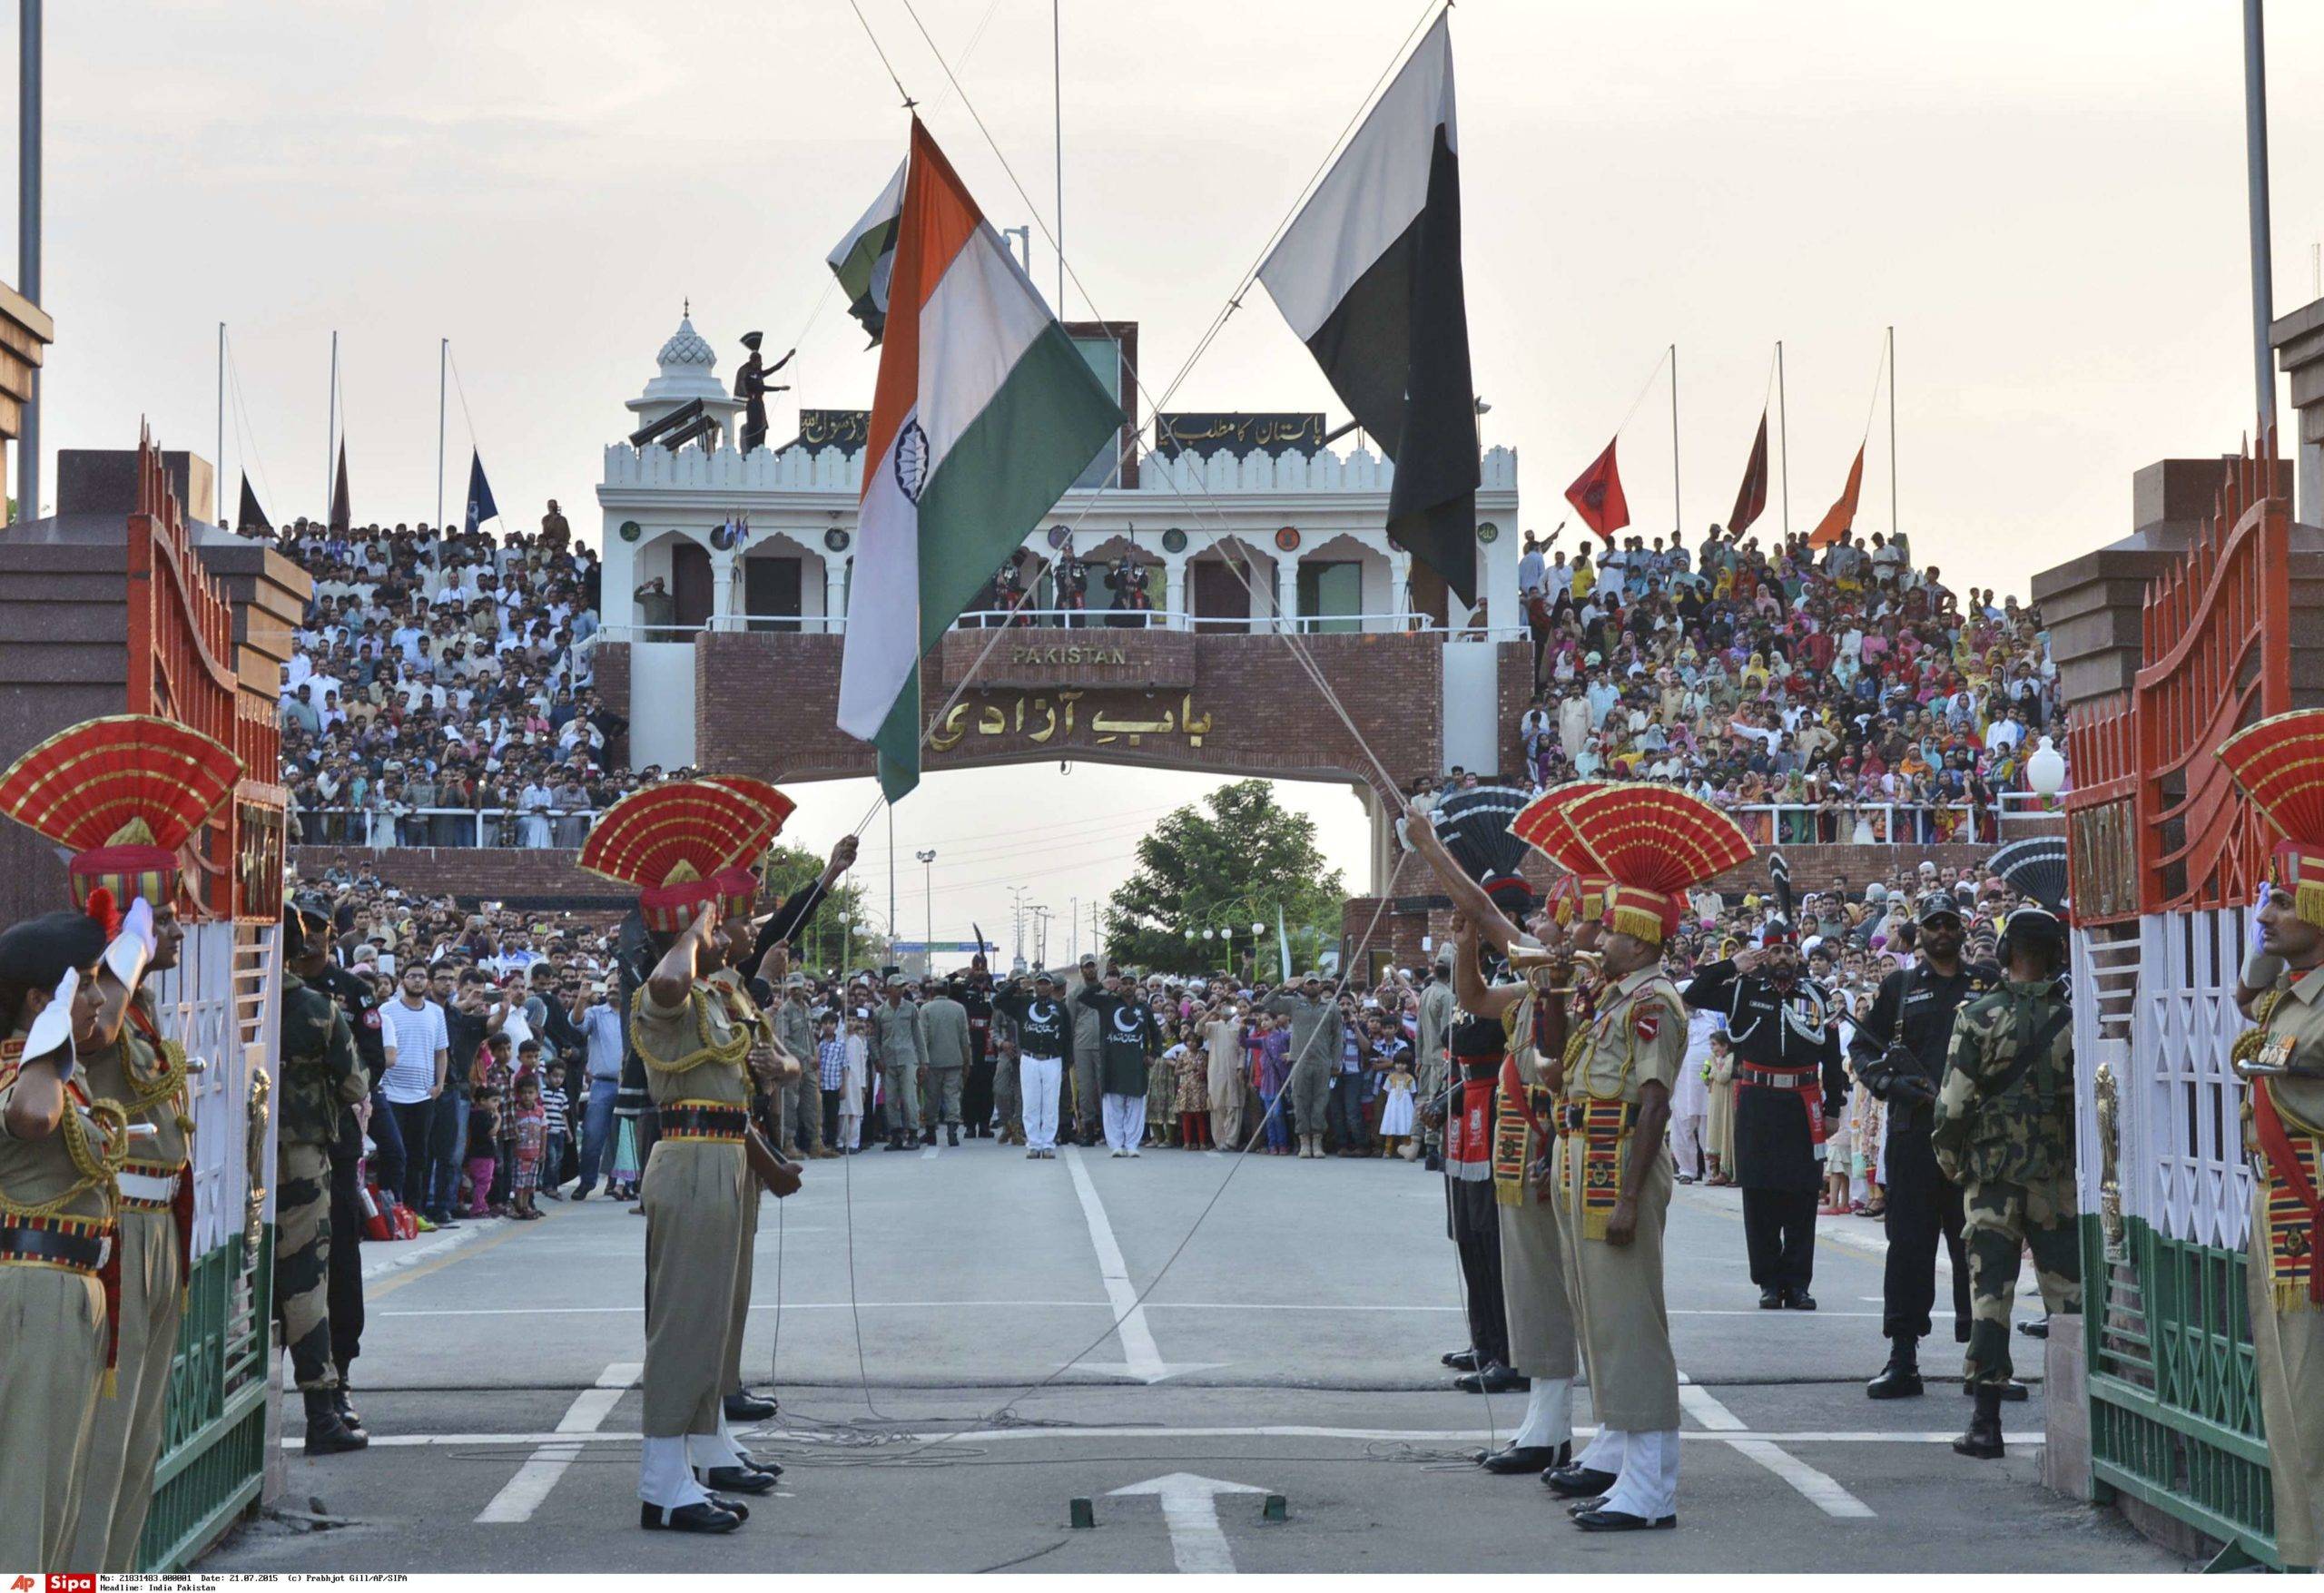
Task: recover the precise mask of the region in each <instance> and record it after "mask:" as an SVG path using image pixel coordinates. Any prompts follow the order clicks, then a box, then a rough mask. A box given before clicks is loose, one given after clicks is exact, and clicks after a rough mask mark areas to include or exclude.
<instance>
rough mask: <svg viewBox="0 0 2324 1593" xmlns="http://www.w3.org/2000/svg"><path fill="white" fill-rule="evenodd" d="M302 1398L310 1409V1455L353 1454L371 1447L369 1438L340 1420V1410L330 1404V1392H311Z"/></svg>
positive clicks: (303, 1394) (308, 1429)
mask: <svg viewBox="0 0 2324 1593" xmlns="http://www.w3.org/2000/svg"><path fill="white" fill-rule="evenodd" d="M301 1398H302V1399H303V1400H304V1401H305V1402H306V1407H307V1453H308V1454H309V1455H310V1456H314V1455H344V1454H350V1453H352V1452H353V1451H355V1450H360V1449H368V1448H369V1447H370V1443H371V1441H370V1439H369V1438H368V1437H366V1436H365V1435H364V1434H363V1433H361V1432H359V1431H353V1430H351V1429H350V1428H349V1426H348V1425H347V1423H346V1422H344V1421H340V1419H339V1411H337V1410H336V1409H334V1408H333V1406H332V1404H331V1391H330V1389H308V1390H305V1391H303V1393H302V1395H301Z"/></svg>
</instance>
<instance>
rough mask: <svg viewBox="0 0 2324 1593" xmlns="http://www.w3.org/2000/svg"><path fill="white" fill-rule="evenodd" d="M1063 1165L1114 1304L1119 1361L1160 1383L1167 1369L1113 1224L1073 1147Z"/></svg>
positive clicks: (1132, 1371)
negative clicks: (1070, 1177) (1119, 1347)
mask: <svg viewBox="0 0 2324 1593" xmlns="http://www.w3.org/2000/svg"><path fill="white" fill-rule="evenodd" d="M1065 1165H1066V1168H1067V1170H1068V1171H1069V1172H1070V1173H1071V1174H1072V1175H1073V1193H1074V1194H1075V1195H1078V1197H1079V1198H1080V1201H1081V1215H1082V1217H1083V1218H1084V1219H1085V1220H1086V1221H1087V1222H1088V1224H1089V1244H1090V1245H1091V1247H1092V1248H1093V1249H1095V1250H1096V1251H1097V1253H1098V1277H1099V1278H1100V1279H1101V1280H1102V1281H1103V1282H1104V1283H1105V1285H1106V1298H1107V1299H1108V1300H1109V1301H1111V1302H1112V1303H1113V1310H1114V1318H1115V1326H1114V1332H1115V1333H1116V1335H1117V1336H1118V1337H1119V1338H1120V1340H1121V1342H1122V1362H1123V1363H1124V1364H1125V1365H1126V1366H1127V1367H1128V1371H1129V1374H1130V1375H1131V1376H1132V1377H1136V1378H1143V1379H1145V1380H1147V1381H1148V1382H1159V1381H1160V1380H1161V1379H1163V1378H1165V1377H1167V1376H1168V1375H1169V1368H1168V1367H1167V1366H1165V1365H1164V1364H1163V1363H1162V1351H1161V1348H1160V1347H1159V1346H1158V1345H1157V1344H1156V1343H1155V1342H1154V1330H1153V1329H1151V1328H1149V1327H1148V1326H1147V1323H1146V1307H1145V1306H1143V1305H1141V1304H1139V1303H1138V1300H1137V1289H1136V1288H1135V1287H1133V1286H1132V1285H1131V1283H1130V1281H1129V1263H1128V1262H1127V1261H1125V1260H1124V1259H1122V1247H1121V1246H1120V1245H1119V1244H1116V1243H1115V1242H1114V1225H1113V1224H1111V1223H1109V1222H1108V1221H1107V1220H1106V1207H1105V1205H1104V1203H1103V1202H1101V1201H1099V1200H1098V1186H1097V1185H1094V1184H1092V1183H1090V1182H1089V1170H1088V1168H1087V1167H1084V1166H1083V1165H1081V1153H1080V1151H1078V1149H1076V1148H1075V1147H1073V1146H1066V1147H1065Z"/></svg>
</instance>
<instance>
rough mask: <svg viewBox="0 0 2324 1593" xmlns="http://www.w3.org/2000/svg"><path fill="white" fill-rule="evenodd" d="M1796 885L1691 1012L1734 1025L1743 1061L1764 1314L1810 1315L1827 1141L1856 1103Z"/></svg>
mask: <svg viewBox="0 0 2324 1593" xmlns="http://www.w3.org/2000/svg"><path fill="white" fill-rule="evenodd" d="M1787 886H1788V877H1787V875H1779V876H1778V878H1777V898H1778V902H1777V914H1776V916H1774V917H1772V918H1770V919H1768V921H1767V922H1766V924H1765V925H1763V926H1762V927H1761V929H1760V931H1759V944H1758V946H1757V947H1756V948H1754V949H1751V950H1748V951H1745V952H1742V953H1741V954H1739V955H1738V956H1737V957H1736V958H1734V959H1732V960H1728V959H1721V960H1719V961H1717V962H1710V963H1706V964H1704V965H1703V966H1701V967H1700V968H1698V969H1696V970H1695V977H1694V979H1693V981H1692V982H1691V983H1689V985H1688V986H1687V1005H1688V1006H1689V1007H1691V1008H1695V1009H1696V1010H1697V1011H1699V1012H1717V1013H1720V1014H1722V1015H1723V1016H1724V1017H1725V1018H1726V1019H1727V1033H1728V1038H1729V1039H1730V1040H1731V1041H1732V1042H1733V1045H1734V1051H1735V1084H1734V1090H1735V1105H1734V1135H1735V1165H1733V1166H1731V1167H1729V1168H1728V1172H1729V1173H1731V1174H1732V1175H1734V1178H1735V1182H1736V1183H1737V1184H1738V1185H1741V1186H1742V1189H1743V1240H1744V1246H1745V1249H1746V1251H1747V1253H1748V1255H1749V1258H1750V1266H1751V1281H1752V1282H1753V1283H1757V1284H1758V1285H1759V1309H1760V1310H1762V1311H1775V1310H1788V1311H1813V1310H1815V1309H1816V1297H1815V1295H1813V1294H1811V1293H1808V1284H1809V1283H1811V1282H1813V1281H1814V1278H1815V1273H1816V1204H1817V1199H1818V1197H1819V1195H1820V1194H1821V1191H1822V1189H1823V1186H1824V1142H1825V1141H1826V1140H1827V1139H1828V1138H1830V1137H1831V1134H1832V1129H1833V1127H1834V1126H1835V1125H1836V1124H1837V1122H1838V1120H1839V1114H1840V1109H1841V1106H1842V1104H1843V1103H1844V1101H1845V1100H1846V1096H1847V1072H1846V1068H1845V1067H1843V1066H1842V1064H1841V1061H1840V1030H1839V1004H1838V1002H1837V1001H1836V1000H1835V999H1834V998H1833V997H1832V995H1831V993H1830V992H1829V991H1827V989H1825V988H1824V987H1823V986H1822V985H1820V984H1818V983H1817V981H1816V980H1814V979H1812V978H1808V977H1807V967H1806V965H1805V964H1804V963H1803V962H1802V961H1801V960H1800V956H1799V945H1798V939H1797V935H1796V934H1795V933H1794V931H1793V928H1792V923H1793V920H1792V919H1791V918H1790V916H1789V912H1788V909H1789V906H1790V902H1789V897H1790V891H1789V890H1788V889H1787Z"/></svg>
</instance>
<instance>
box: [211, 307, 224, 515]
mask: <svg viewBox="0 0 2324 1593" xmlns="http://www.w3.org/2000/svg"><path fill="white" fill-rule="evenodd" d="M225 474H226V323H225V322H224V321H220V322H219V323H218V463H217V468H216V469H214V470H213V471H212V472H211V477H210V519H211V523H212V525H217V526H223V525H224V524H225V523H226V487H225V484H224V481H223V479H222V478H223V477H224V476H225Z"/></svg>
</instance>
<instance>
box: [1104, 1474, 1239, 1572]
mask: <svg viewBox="0 0 2324 1593" xmlns="http://www.w3.org/2000/svg"><path fill="white" fill-rule="evenodd" d="M1265 1491H1266V1490H1265V1489H1264V1488H1254V1487H1252V1486H1251V1485H1250V1484H1249V1483H1247V1482H1221V1481H1220V1480H1218V1479H1217V1478H1216V1477H1197V1476H1196V1475H1195V1474H1194V1473H1193V1472H1191V1471H1173V1472H1171V1473H1170V1474H1169V1475H1168V1476H1167V1477H1157V1478H1155V1479H1154V1480H1152V1481H1150V1482H1133V1483H1131V1484H1130V1485H1129V1486H1128V1488H1117V1489H1114V1490H1111V1491H1110V1492H1108V1494H1107V1497H1108V1499H1117V1498H1122V1497H1126V1496H1127V1497H1135V1496H1137V1495H1139V1494H1148V1493H1150V1494H1152V1495H1154V1497H1155V1498H1157V1499H1158V1500H1161V1501H1162V1523H1163V1525H1164V1526H1166V1527H1167V1528H1169V1529H1170V1559H1171V1560H1172V1561H1173V1562H1174V1563H1175V1564H1176V1565H1177V1568H1178V1570H1179V1571H1180V1572H1181V1573H1182V1574H1183V1575H1186V1576H1189V1577H1204V1576H1209V1577H1216V1576H1226V1575H1229V1574H1231V1573H1232V1572H1233V1571H1234V1569H1235V1556H1234V1554H1233V1553H1232V1552H1231V1551H1230V1550H1229V1549H1227V1547H1226V1529H1224V1528H1222V1527H1220V1526H1219V1524H1218V1496H1219V1495H1220V1494H1222V1493H1265Z"/></svg>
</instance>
